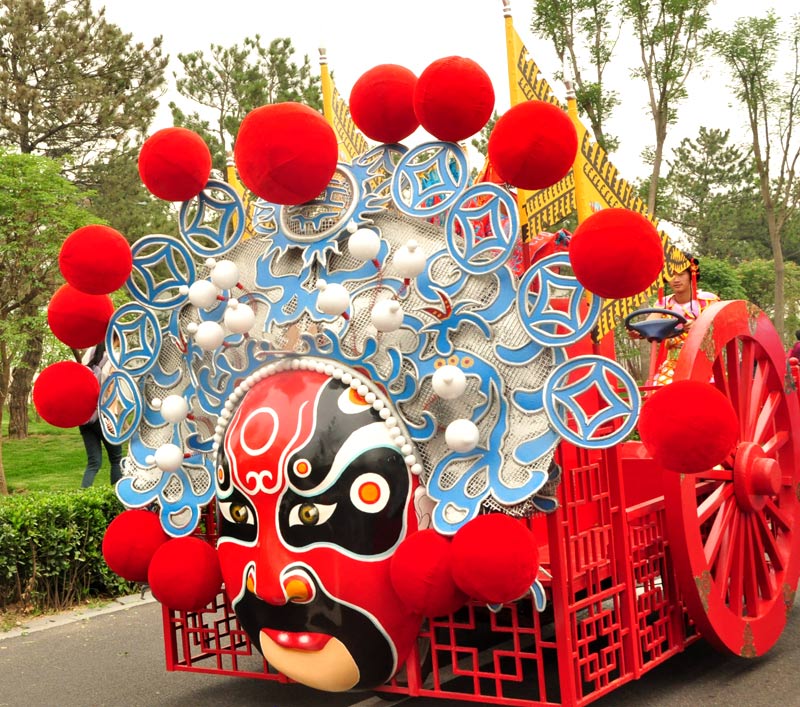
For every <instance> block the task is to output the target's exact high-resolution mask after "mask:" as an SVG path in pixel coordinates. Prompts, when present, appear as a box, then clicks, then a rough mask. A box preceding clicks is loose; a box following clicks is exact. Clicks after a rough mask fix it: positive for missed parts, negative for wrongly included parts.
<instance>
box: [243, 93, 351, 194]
mask: <svg viewBox="0 0 800 707" xmlns="http://www.w3.org/2000/svg"><path fill="white" fill-rule="evenodd" d="M233 154H234V159H235V160H236V167H237V169H238V170H239V177H240V178H241V180H242V182H243V183H244V185H245V186H246V187H247V188H248V189H249V190H250V191H251V192H253V193H254V194H256V195H257V196H260V197H261V198H262V199H266V200H267V201H271V202H273V203H276V204H303V203H305V202H306V201H310V200H311V199H314V198H316V197H317V196H319V195H320V193H321V192H322V191H323V190H324V189H325V187H327V186H328V182H330V180H331V177H332V176H333V173H334V172H335V171H336V162H337V160H338V158H339V147H338V145H337V143H336V136H335V135H334V132H333V128H331V126H330V125H328V123H327V122H326V121H325V118H323V117H322V116H321V115H320V114H319V113H317V111H315V110H314V109H312V108H309V107H308V106H305V105H303V104H301V103H291V102H289V103H275V104H272V105H267V106H261V107H260V108H256V109H255V110H252V111H250V112H249V113H248V114H247V115H246V116H245V118H244V120H243V121H242V125H241V127H240V128H239V135H238V136H237V137H236V145H235V147H234V150H233Z"/></svg>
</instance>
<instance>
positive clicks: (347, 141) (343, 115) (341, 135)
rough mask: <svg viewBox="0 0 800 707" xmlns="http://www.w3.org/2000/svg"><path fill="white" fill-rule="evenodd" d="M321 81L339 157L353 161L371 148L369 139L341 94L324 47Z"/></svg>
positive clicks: (325, 110)
mask: <svg viewBox="0 0 800 707" xmlns="http://www.w3.org/2000/svg"><path fill="white" fill-rule="evenodd" d="M319 69H320V72H319V73H320V83H321V84H322V108H323V113H324V114H325V120H327V121H328V124H329V125H330V126H331V127H332V128H333V132H334V133H335V135H336V141H337V142H338V143H339V159H341V160H342V161H343V162H351V161H352V160H354V159H355V158H356V157H358V155H361V154H363V153H365V152H366V151H367V150H368V149H369V143H368V142H367V139H366V138H365V137H364V136H363V135H362V134H361V132H360V131H359V129H358V128H357V127H356V124H355V123H354V122H353V119H352V118H351V117H350V109H349V108H348V106H347V103H346V102H345V100H344V99H343V98H342V97H341V96H340V95H339V92H338V91H337V90H336V86H335V85H334V84H333V78H332V77H331V74H330V71H329V70H328V57H327V55H326V53H325V50H324V49H320V50H319Z"/></svg>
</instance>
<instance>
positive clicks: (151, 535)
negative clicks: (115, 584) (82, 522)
mask: <svg viewBox="0 0 800 707" xmlns="http://www.w3.org/2000/svg"><path fill="white" fill-rule="evenodd" d="M167 540H169V537H168V536H167V534H166V533H165V532H164V530H163V528H162V527H161V523H160V522H159V520H158V516H157V515H156V514H155V513H152V512H150V511H143V510H133V511H123V512H122V513H120V514H119V515H118V516H117V517H116V518H114V520H112V521H111V523H109V525H108V528H106V532H105V535H104V536H103V557H104V558H105V561H106V564H107V565H108V566H109V567H110V568H111V571H112V572H114V573H115V574H118V575H119V576H120V577H122V578H123V579H127V580H128V581H129V582H146V581H147V568H148V567H149V566H150V560H151V559H152V558H153V555H154V554H155V551H156V550H158V548H159V547H161V545H163V544H164V543H165V542H167Z"/></svg>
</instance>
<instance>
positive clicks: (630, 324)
mask: <svg viewBox="0 0 800 707" xmlns="http://www.w3.org/2000/svg"><path fill="white" fill-rule="evenodd" d="M650 314H661V315H663V316H664V317H665V318H663V319H645V320H644V321H641V322H634V321H632V320H633V319H634V318H635V317H640V316H643V315H645V316H646V315H650ZM684 324H686V317H684V316H683V315H682V314H678V313H677V312H675V311H673V310H671V309H661V308H660V307H647V308H645V309H637V310H636V311H635V312H631V313H630V314H629V315H628V316H627V317H625V328H626V329H628V330H629V331H635V332H636V333H637V334H639V335H641V336H642V337H644V338H645V339H647V340H648V341H664V339H672V338H673V337H676V336H680V335H681V334H682V333H683V325H684Z"/></svg>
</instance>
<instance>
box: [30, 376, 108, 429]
mask: <svg viewBox="0 0 800 707" xmlns="http://www.w3.org/2000/svg"><path fill="white" fill-rule="evenodd" d="M99 396H100V384H99V383H98V382H97V378H95V377H94V374H93V373H92V372H91V370H89V369H88V368H87V367H86V366H81V364H80V363H76V362H75V361H61V362H60V363H53V364H51V365H50V366H48V367H47V368H45V369H44V370H43V371H42V372H41V373H40V374H39V375H38V377H37V378H36V381H35V382H34V384H33V406H34V407H35V408H36V412H38V413H39V415H40V417H41V418H42V419H43V420H44V421H45V422H47V423H48V424H51V425H54V426H55V427H77V426H78V425H82V424H84V423H85V422H87V421H88V420H89V418H90V417H91V416H92V415H93V414H94V411H95V408H96V407H97V399H98V397H99Z"/></svg>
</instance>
